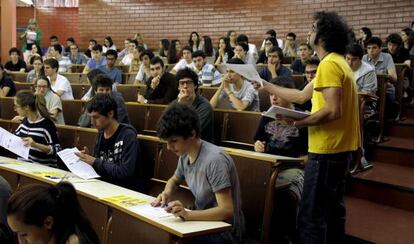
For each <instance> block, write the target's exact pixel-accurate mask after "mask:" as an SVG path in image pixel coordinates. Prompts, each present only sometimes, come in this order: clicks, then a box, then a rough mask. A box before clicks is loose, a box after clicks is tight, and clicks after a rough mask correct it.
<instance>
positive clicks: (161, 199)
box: [151, 191, 170, 207]
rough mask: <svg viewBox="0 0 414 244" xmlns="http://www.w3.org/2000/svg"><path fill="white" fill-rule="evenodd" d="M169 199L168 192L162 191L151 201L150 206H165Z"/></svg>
mask: <svg viewBox="0 0 414 244" xmlns="http://www.w3.org/2000/svg"><path fill="white" fill-rule="evenodd" d="M169 199H170V194H169V193H167V192H165V191H163V192H161V193H160V194H158V196H157V198H156V199H155V200H154V201H153V202H152V203H151V206H153V207H158V206H163V207H166V206H167V205H168V202H169Z"/></svg>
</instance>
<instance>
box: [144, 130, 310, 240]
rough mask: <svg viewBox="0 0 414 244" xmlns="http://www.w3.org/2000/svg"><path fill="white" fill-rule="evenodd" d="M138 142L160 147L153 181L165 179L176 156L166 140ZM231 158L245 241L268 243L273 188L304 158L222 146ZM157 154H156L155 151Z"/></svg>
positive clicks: (175, 160) (170, 174)
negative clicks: (240, 198) (243, 221)
mask: <svg viewBox="0 0 414 244" xmlns="http://www.w3.org/2000/svg"><path fill="white" fill-rule="evenodd" d="M138 139H139V140H140V143H142V142H143V141H147V142H148V143H149V142H152V144H153V145H154V146H155V145H157V144H159V145H160V147H161V148H162V149H161V151H160V152H159V153H158V154H157V155H155V156H154V157H156V160H155V166H154V178H157V179H161V180H168V178H170V177H171V176H172V175H173V174H174V171H175V169H176V167H177V162H178V157H177V156H176V155H175V154H174V153H172V152H171V151H169V150H167V148H166V145H165V141H162V140H160V139H159V138H158V137H154V136H147V135H138ZM222 148H223V150H224V151H225V152H227V153H228V154H229V155H230V156H231V157H232V159H233V162H234V164H235V166H236V170H237V174H238V176H239V182H240V189H241V193H242V194H241V196H242V210H243V213H244V216H245V220H246V221H245V223H246V233H245V236H246V238H248V239H253V240H262V241H263V243H267V241H268V240H267V237H268V236H269V233H270V220H271V216H272V210H273V205H274V198H275V194H274V193H275V191H274V187H275V184H276V179H277V176H278V174H279V173H280V172H281V171H282V170H284V169H286V168H291V167H298V166H299V165H300V164H302V163H303V159H300V158H290V157H283V156H276V155H271V154H265V153H258V152H254V151H249V150H243V149H234V148H229V147H222ZM157 152H158V151H157Z"/></svg>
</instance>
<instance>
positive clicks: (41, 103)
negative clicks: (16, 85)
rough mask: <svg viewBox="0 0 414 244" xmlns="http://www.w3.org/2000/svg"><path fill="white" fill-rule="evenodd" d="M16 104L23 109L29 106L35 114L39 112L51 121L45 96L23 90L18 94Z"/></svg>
mask: <svg viewBox="0 0 414 244" xmlns="http://www.w3.org/2000/svg"><path fill="white" fill-rule="evenodd" d="M16 102H17V104H19V105H20V106H22V107H25V106H29V108H30V110H32V111H33V112H39V113H40V115H41V116H42V117H44V118H48V119H50V115H49V111H48V110H47V108H46V100H45V98H44V96H42V95H40V94H34V93H33V92H32V91H30V90H21V91H19V92H17V94H16Z"/></svg>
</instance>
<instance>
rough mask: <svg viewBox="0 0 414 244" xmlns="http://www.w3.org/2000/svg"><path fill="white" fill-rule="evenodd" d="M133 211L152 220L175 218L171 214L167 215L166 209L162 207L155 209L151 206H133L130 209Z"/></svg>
mask: <svg viewBox="0 0 414 244" xmlns="http://www.w3.org/2000/svg"><path fill="white" fill-rule="evenodd" d="M129 209H130V210H131V211H134V212H136V213H139V214H142V215H145V216H149V217H152V218H167V217H171V216H174V215H173V214H171V213H167V212H166V211H165V209H164V208H162V207H153V206H151V205H150V204H147V203H145V204H139V205H137V206H133V207H130V208H129Z"/></svg>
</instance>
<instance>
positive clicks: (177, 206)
mask: <svg viewBox="0 0 414 244" xmlns="http://www.w3.org/2000/svg"><path fill="white" fill-rule="evenodd" d="M165 211H167V213H172V214H174V216H175V217H180V218H181V219H183V220H186V219H188V212H187V210H185V208H184V205H183V204H182V203H181V202H180V201H178V200H177V201H172V202H170V203H168V207H167V208H166V209H165Z"/></svg>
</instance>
